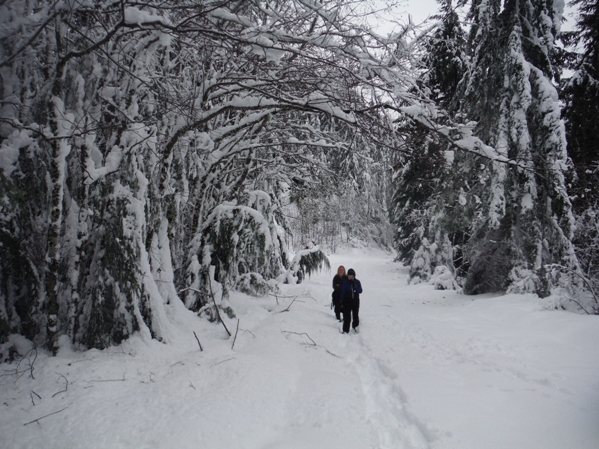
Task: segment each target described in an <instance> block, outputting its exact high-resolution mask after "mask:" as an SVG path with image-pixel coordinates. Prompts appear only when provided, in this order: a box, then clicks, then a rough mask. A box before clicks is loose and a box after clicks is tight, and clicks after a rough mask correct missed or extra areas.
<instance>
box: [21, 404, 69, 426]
mask: <svg viewBox="0 0 599 449" xmlns="http://www.w3.org/2000/svg"><path fill="white" fill-rule="evenodd" d="M67 408H69V406H68V405H67V406H66V407H65V408H61V409H60V410H58V411H56V412H52V413H49V414H47V415H44V416H42V417H41V418H37V419H34V420H33V421H29V422H28V423H25V424H23V425H24V426H28V425H29V424H33V423H34V422H36V423H38V424H39V422H40V421H41V420H42V419H44V418H47V417H48V416H52V415H56V414H57V413H60V412H62V411H64V410H66V409H67Z"/></svg>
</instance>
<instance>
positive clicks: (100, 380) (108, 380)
mask: <svg viewBox="0 0 599 449" xmlns="http://www.w3.org/2000/svg"><path fill="white" fill-rule="evenodd" d="M124 381H125V375H124V374H123V378H122V379H92V380H87V381H86V382H124Z"/></svg>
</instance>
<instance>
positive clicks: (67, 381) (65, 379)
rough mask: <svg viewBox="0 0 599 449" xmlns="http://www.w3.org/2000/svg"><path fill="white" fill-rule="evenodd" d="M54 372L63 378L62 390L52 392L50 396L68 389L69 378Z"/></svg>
mask: <svg viewBox="0 0 599 449" xmlns="http://www.w3.org/2000/svg"><path fill="white" fill-rule="evenodd" d="M56 374H58V375H59V376H60V377H62V378H63V379H64V381H65V385H64V390H60V391H58V392H56V393H54V394H53V395H52V397H54V396H56V395H57V394H60V393H64V392H65V391H67V390H68V389H69V380H68V379H67V378H66V377H65V376H63V375H62V374H59V373H56Z"/></svg>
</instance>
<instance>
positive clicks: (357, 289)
mask: <svg viewBox="0 0 599 449" xmlns="http://www.w3.org/2000/svg"><path fill="white" fill-rule="evenodd" d="M360 293H362V284H361V283H360V281H358V280H357V279H354V280H353V281H350V280H349V279H348V278H345V280H344V281H343V284H342V285H341V300H342V301H349V300H352V299H360Z"/></svg>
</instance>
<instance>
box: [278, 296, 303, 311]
mask: <svg viewBox="0 0 599 449" xmlns="http://www.w3.org/2000/svg"><path fill="white" fill-rule="evenodd" d="M297 298H298V297H297V296H294V297H293V301H291V302H290V303H289V305H288V306H287V308H286V309H284V310H281V311H280V312H277V313H283V312H289V309H290V308H291V305H292V304H293V303H294V302H295V300H296V299H297Z"/></svg>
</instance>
